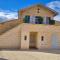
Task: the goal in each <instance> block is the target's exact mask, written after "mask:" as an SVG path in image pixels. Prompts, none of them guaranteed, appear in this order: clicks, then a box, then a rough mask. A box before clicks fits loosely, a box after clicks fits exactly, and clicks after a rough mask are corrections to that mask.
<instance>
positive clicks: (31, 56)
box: [0, 50, 60, 60]
mask: <svg viewBox="0 0 60 60" xmlns="http://www.w3.org/2000/svg"><path fill="white" fill-rule="evenodd" d="M55 52H56V53H54V52H53V51H52V52H51V51H49V52H48V51H47V50H45V51H34V50H32V51H0V58H4V59H5V60H60V50H55ZM57 52H59V53H57ZM0 60H1V59H0ZM2 60H3V59H2Z"/></svg>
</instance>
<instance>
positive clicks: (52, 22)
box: [47, 17, 55, 25]
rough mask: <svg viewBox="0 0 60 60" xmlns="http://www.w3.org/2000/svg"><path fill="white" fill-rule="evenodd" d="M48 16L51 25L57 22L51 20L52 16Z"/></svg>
mask: <svg viewBox="0 0 60 60" xmlns="http://www.w3.org/2000/svg"><path fill="white" fill-rule="evenodd" d="M47 18H48V20H49V24H50V25H54V24H55V21H54V20H51V17H47Z"/></svg>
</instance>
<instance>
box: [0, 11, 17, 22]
mask: <svg viewBox="0 0 60 60" xmlns="http://www.w3.org/2000/svg"><path fill="white" fill-rule="evenodd" d="M17 18H18V13H17V12H16V11H9V10H0V22H3V21H6V20H11V19H17Z"/></svg>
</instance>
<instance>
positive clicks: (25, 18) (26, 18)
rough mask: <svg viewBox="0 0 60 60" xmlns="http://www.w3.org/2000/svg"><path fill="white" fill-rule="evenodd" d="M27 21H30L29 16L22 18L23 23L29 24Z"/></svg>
mask: <svg viewBox="0 0 60 60" xmlns="http://www.w3.org/2000/svg"><path fill="white" fill-rule="evenodd" d="M29 21H30V16H28V15H26V16H25V17H24V22H25V23H29Z"/></svg>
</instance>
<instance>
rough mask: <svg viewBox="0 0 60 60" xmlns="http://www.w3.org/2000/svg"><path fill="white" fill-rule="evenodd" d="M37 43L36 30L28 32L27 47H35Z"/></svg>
mask: <svg viewBox="0 0 60 60" xmlns="http://www.w3.org/2000/svg"><path fill="white" fill-rule="evenodd" d="M36 43H37V32H30V41H29V47H30V48H33V49H34V48H36Z"/></svg>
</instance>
